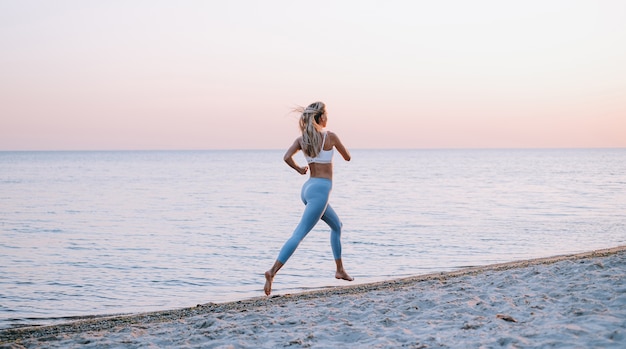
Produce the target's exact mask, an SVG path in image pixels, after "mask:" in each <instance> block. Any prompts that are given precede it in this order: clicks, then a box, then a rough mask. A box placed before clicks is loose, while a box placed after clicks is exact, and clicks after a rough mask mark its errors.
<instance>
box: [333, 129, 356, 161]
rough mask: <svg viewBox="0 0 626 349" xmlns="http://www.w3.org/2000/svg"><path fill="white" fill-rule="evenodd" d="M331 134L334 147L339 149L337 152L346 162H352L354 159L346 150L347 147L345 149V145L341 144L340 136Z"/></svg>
mask: <svg viewBox="0 0 626 349" xmlns="http://www.w3.org/2000/svg"><path fill="white" fill-rule="evenodd" d="M329 134H330V140H331V142H332V144H333V146H334V147H335V148H337V151H338V152H339V154H341V156H342V157H343V159H344V160H346V161H350V159H352V157H351V156H350V152H349V151H348V149H346V147H344V145H343V143H341V140H340V139H339V136H337V135H336V134H335V133H333V132H329Z"/></svg>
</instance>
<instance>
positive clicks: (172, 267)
mask: <svg viewBox="0 0 626 349" xmlns="http://www.w3.org/2000/svg"><path fill="white" fill-rule="evenodd" d="M352 155H353V161H351V162H349V163H346V162H343V161H340V160H339V159H336V165H335V181H334V188H333V192H332V195H331V203H332V205H333V207H334V208H335V210H336V211H337V212H338V214H339V215H340V217H341V218H342V220H343V223H344V232H343V237H342V241H343V252H344V254H343V257H344V263H345V266H346V269H347V270H348V272H349V273H350V274H351V275H352V276H354V277H355V278H356V280H355V283H366V282H373V281H379V280H384V279H393V278H399V277H405V276H409V275H417V274H424V273H431V272H437V271H448V270H453V269H456V268H462V267H466V266H477V265H486V264H492V263H497V262H506V261H513V260H519V259H527V258H535V257H545V256H552V255H557V254H565V253H574V252H581V251H588V250H592V249H599V248H606V247H613V246H617V245H623V244H625V243H626V215H625V213H626V149H602V150H599V149H593V150H591V149H590V150H581V149H569V150H379V151H365V150H355V151H353V154H352ZM299 160H300V161H303V160H302V159H301V158H299ZM305 180H306V177H304V176H300V175H298V174H296V173H295V172H294V171H293V170H291V169H289V168H288V167H287V166H286V165H285V164H284V163H283V162H282V151H183V152H176V151H167V152H156V151H154V152H153V151H149V152H0V234H1V235H0V260H1V262H0V328H1V327H5V328H6V327H10V326H17V325H21V324H45V323H51V322H54V321H59V320H63V319H67V318H68V317H73V316H86V315H94V314H117V313H127V312H140V311H151V310H162V309H169V308H178V307H187V306H194V305H196V304H201V303H208V302H225V301H233V300H241V299H245V298H250V297H257V296H262V295H263V290H262V288H263V282H264V278H263V272H264V271H265V270H266V269H268V268H269V267H270V266H271V264H272V263H273V261H274V259H275V258H276V256H277V254H278V250H279V249H280V247H281V246H282V243H283V242H284V241H285V240H286V239H287V238H288V237H289V236H290V234H291V232H292V230H293V228H294V227H295V225H296V224H297V223H298V221H299V218H300V215H301V212H302V204H301V203H300V199H299V191H300V186H301V185H302V183H303V182H304V181H305ZM345 284H347V283H346V282H345V281H339V280H335V279H334V262H333V259H332V252H331V249H330V243H329V232H328V229H327V227H325V226H324V224H323V223H321V224H319V225H318V226H317V227H316V228H315V229H314V230H313V231H312V232H311V233H310V234H309V236H308V237H307V238H306V239H305V240H304V242H303V243H302V244H301V245H300V247H299V248H298V250H297V251H296V253H295V254H294V256H293V257H292V259H290V260H289V262H288V263H287V265H286V266H285V267H284V268H283V270H282V271H281V272H280V273H279V275H278V276H277V277H276V280H275V284H274V292H275V293H276V294H285V293H294V292H299V291H302V290H304V289H310V288H322V287H332V286H339V285H345Z"/></svg>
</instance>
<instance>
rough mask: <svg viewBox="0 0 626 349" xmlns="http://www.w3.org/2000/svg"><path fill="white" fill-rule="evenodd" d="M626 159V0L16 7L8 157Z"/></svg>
mask: <svg viewBox="0 0 626 349" xmlns="http://www.w3.org/2000/svg"><path fill="white" fill-rule="evenodd" d="M318 100H319V101H323V102H325V103H326V105H327V110H328V117H329V121H328V129H330V130H332V131H334V132H335V133H337V134H338V135H339V137H340V138H341V139H342V141H343V143H344V144H345V145H346V146H347V147H348V148H349V149H351V148H361V149H363V148H365V149H371V148H384V149H386V148H391V149H393V148H570V147H573V148H598V147H620V148H621V147H626V1H622V0H614V1H611V0H588V1H574V0H571V1H570V0H567V1H551V0H541V1H534V0H529V1H503V0H494V1H484V0H473V1H446V0H442V1H396V0H387V1H370V0H359V1H357V0H345V1H341V0H333V1H328V0H316V1H297V0H283V1H272V0H266V1H242V0H229V1H191V0H188V1H184V0H181V1H163V0H145V1H137V0H107V1H95V0H55V1H45V0H39V1H35V0H0V151H2V150H5V151H6V150H139V149H145V150H152V149H175V150H178V149H284V148H287V147H288V146H289V145H290V144H291V143H292V142H293V139H295V138H296V137H297V136H298V133H299V130H298V126H297V125H298V124H297V122H298V115H297V114H294V113H292V112H291V110H292V108H294V107H296V106H298V105H300V106H306V105H308V104H309V103H312V102H315V101H318Z"/></svg>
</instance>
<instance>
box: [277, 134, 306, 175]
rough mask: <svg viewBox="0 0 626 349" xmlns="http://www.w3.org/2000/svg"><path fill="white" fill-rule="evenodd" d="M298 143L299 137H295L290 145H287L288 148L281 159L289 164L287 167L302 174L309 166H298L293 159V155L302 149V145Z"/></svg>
mask: <svg viewBox="0 0 626 349" xmlns="http://www.w3.org/2000/svg"><path fill="white" fill-rule="evenodd" d="M300 143H301V141H300V138H297V139H296V140H295V141H294V142H293V144H292V145H291V147H289V149H287V151H286V152H285V156H283V160H285V162H286V163H287V165H289V167H291V168H293V169H294V170H296V171H298V173H299V174H302V175H303V174H306V173H307V171H308V170H309V166H304V167H300V166H298V164H296V161H295V160H294V159H293V156H294V155H296V153H297V152H298V151H300V150H301V149H302V146H301V145H300Z"/></svg>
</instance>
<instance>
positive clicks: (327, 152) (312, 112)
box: [263, 102, 354, 296]
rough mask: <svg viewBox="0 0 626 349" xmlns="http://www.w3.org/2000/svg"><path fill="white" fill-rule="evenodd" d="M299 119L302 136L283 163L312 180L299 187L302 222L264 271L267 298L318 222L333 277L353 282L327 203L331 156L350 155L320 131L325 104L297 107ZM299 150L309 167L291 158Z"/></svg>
mask: <svg viewBox="0 0 626 349" xmlns="http://www.w3.org/2000/svg"><path fill="white" fill-rule="evenodd" d="M296 111H298V112H300V113H302V114H301V116H300V130H301V131H302V136H301V137H298V138H297V139H296V140H295V141H294V142H293V144H292V145H291V147H289V149H287V152H286V153H285V156H284V160H285V162H286V163H287V165H289V166H290V167H291V168H293V169H294V170H296V171H297V172H298V173H300V174H302V175H304V174H306V173H307V172H308V171H309V170H311V177H310V178H309V180H307V181H306V182H305V183H304V185H302V191H301V194H300V197H301V198H302V202H304V205H305V208H304V213H303V214H302V219H301V220H300V223H299V224H298V226H297V227H296V229H295V230H294V232H293V235H292V236H291V238H289V240H287V242H285V244H284V245H283V247H282V249H281V250H280V253H279V254H278V258H277V259H276V262H274V265H273V266H272V268H271V269H270V270H268V271H266V272H265V287H264V288H263V290H264V291H265V294H266V295H268V296H269V295H270V293H271V292H272V281H273V280H274V276H276V273H278V271H279V270H280V268H282V266H283V265H284V264H285V263H286V262H287V260H288V259H289V257H291V255H292V254H293V252H294V251H295V250H296V248H297V247H298V245H299V244H300V242H301V241H302V239H304V237H305V236H306V235H307V234H308V233H309V232H310V231H311V229H313V227H314V226H315V224H317V222H318V221H319V220H320V219H321V220H323V221H324V222H326V224H328V226H329V227H330V245H331V247H332V250H333V257H334V258H335V264H336V265H337V271H336V272H335V278H337V279H343V280H348V281H352V280H354V279H353V278H352V277H350V275H348V273H346V271H345V270H344V268H343V263H342V261H341V226H342V223H341V221H340V220H339V217H338V216H337V214H336V213H335V211H334V210H333V208H332V207H330V205H329V204H328V198H329V196H330V191H331V189H332V183H333V182H332V179H333V164H332V160H333V153H334V149H337V151H338V152H339V154H341V156H342V157H343V158H344V160H346V161H350V152H348V150H347V149H346V148H345V147H344V146H343V144H342V143H341V141H340V140H339V137H337V135H336V134H334V133H332V132H329V131H325V132H324V131H323V130H324V128H325V127H326V122H327V121H328V116H327V115H326V105H325V104H324V103H322V102H315V103H312V104H310V105H309V106H308V107H306V108H298V109H296ZM300 150H302V152H303V153H304V157H305V159H306V160H307V162H308V166H304V167H301V166H299V165H298V164H297V163H296V162H295V160H294V159H293V156H294V155H295V154H296V153H297V152H298V151H300Z"/></svg>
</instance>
